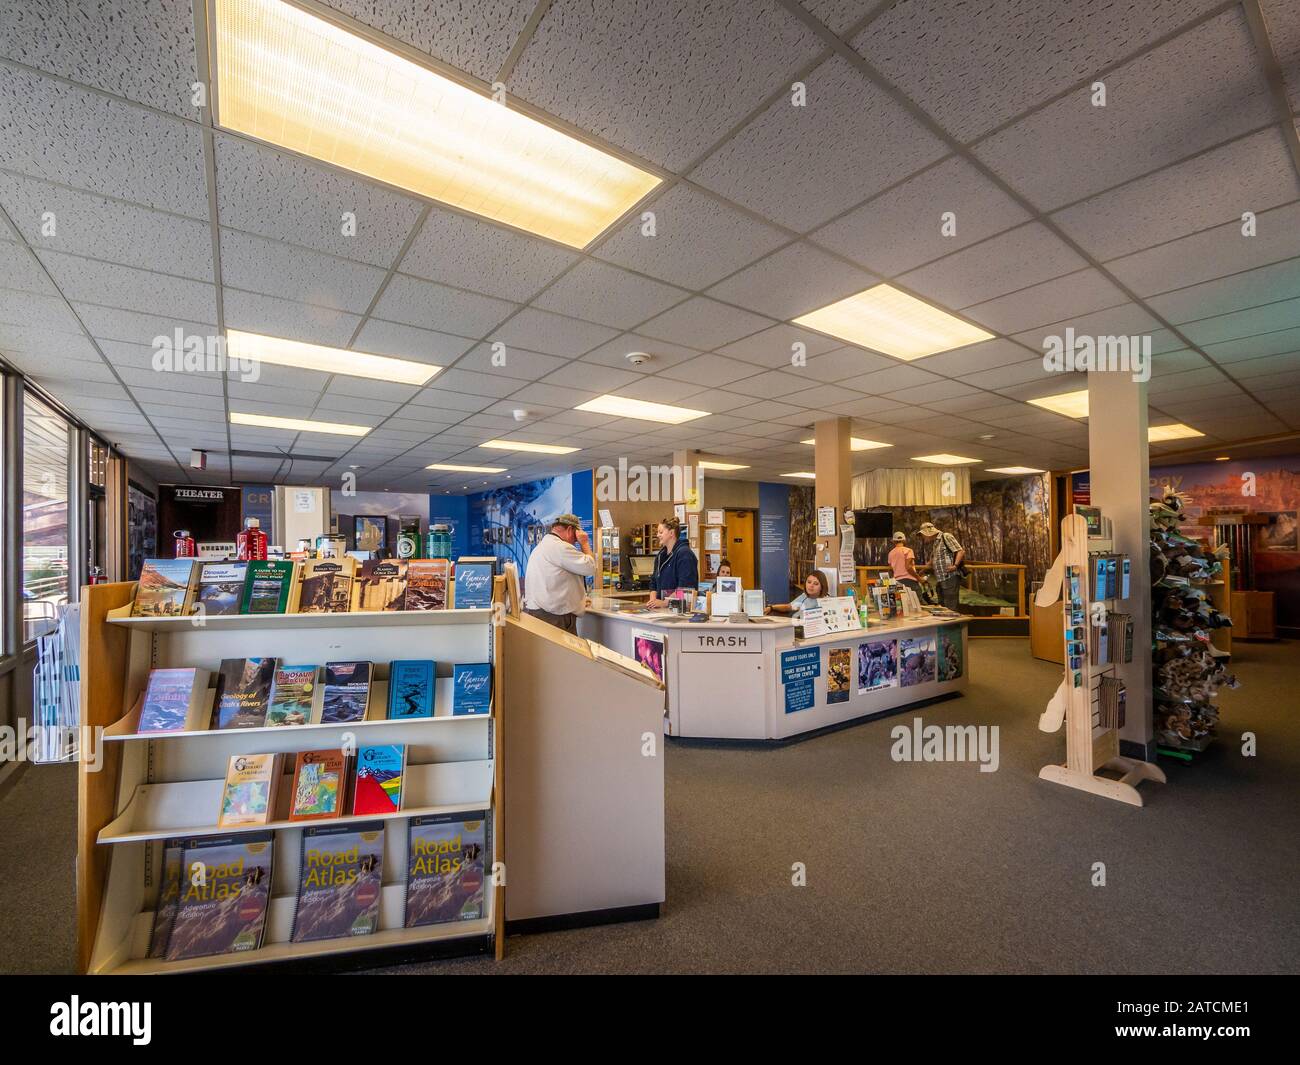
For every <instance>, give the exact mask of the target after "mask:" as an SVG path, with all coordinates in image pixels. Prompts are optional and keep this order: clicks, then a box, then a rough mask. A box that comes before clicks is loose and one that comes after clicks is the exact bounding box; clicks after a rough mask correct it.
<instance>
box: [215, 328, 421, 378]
mask: <svg viewBox="0 0 1300 1065" xmlns="http://www.w3.org/2000/svg"><path fill="white" fill-rule="evenodd" d="M226 357H227V358H229V359H252V360H254V361H257V362H266V363H271V364H273V365H275V366H292V367H294V368H295V369H298V370H319V371H320V372H321V373H341V374H347V375H349V376H351V377H368V378H370V379H371V380H373V381H393V382H395V383H397V384H402V385H422V384H425V383H426V382H427V381H428V380H429V379H430V378H431V377H433V375H434V374H436V373H437V372H438V371H439V370H441V369H442V367H441V366H433V365H430V364H429V363H427V362H412V361H411V360H410V359H392V358H389V357H388V356H387V355H370V354H367V353H366V352H364V351H345V350H344V349H343V348H327V347H326V346H325V345H324V344H304V343H303V342H302V341H300V340H285V339H283V338H282V337H269V336H263V335H262V334H260V333H245V332H243V331H242V330H239V329H227V330H226Z"/></svg>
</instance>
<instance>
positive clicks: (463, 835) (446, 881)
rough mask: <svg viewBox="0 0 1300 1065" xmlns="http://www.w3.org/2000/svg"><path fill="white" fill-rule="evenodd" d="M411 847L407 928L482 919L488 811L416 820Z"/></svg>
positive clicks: (411, 831) (412, 831)
mask: <svg viewBox="0 0 1300 1065" xmlns="http://www.w3.org/2000/svg"><path fill="white" fill-rule="evenodd" d="M407 847H408V850H407V869H406V927H407V928H418V927H420V926H422V925H430V924H443V923H445V922H447V921H472V920H475V919H477V918H479V917H482V916H483V874H484V860H485V855H486V853H487V811H486V810H476V811H474V812H473V813H458V814H431V815H429V816H427V817H413V818H411V824H410V841H409V843H408V845H407Z"/></svg>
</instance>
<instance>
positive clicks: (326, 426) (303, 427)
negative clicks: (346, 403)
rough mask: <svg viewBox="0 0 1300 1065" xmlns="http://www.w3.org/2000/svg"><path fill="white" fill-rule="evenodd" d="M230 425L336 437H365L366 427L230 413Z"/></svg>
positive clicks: (368, 430)
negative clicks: (325, 434) (254, 426)
mask: <svg viewBox="0 0 1300 1065" xmlns="http://www.w3.org/2000/svg"><path fill="white" fill-rule="evenodd" d="M230 424H231V425H256V426H258V427H259V428H262V429H285V430H288V431H289V432H292V433H334V434H336V435H338V436H365V435H366V433H368V432H370V426H368V425H347V424H345V423H342V422H316V421H311V420H310V419H308V418H276V417H273V416H272V415H270V414H241V413H239V411H234V410H232V411H231V412H230Z"/></svg>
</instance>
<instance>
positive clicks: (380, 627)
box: [77, 578, 505, 974]
mask: <svg viewBox="0 0 1300 1065" xmlns="http://www.w3.org/2000/svg"><path fill="white" fill-rule="evenodd" d="M134 593H135V584H134V583H133V582H132V583H123V584H104V585H95V586H92V587H88V588H86V589H84V590H83V597H82V648H83V651H82V676H83V680H84V683H83V684H82V708H81V709H82V723H83V724H84V725H89V726H91V727H100V728H102V729H103V732H102V734H101V737H100V738H102V740H103V743H102V745H101V747H100V750H99V752H97V753H98V754H100V756H101V757H100V759H99V765H98V767H96V764H95V763H94V762H91V761H90V760H87V761H86V762H83V763H82V765H81V767H80V777H79V785H78V787H79V812H78V861H77V910H78V913H77V918H78V959H79V966H80V969H81V971H83V972H87V973H91V974H105V973H115V974H117V973H121V974H127V973H171V972H178V973H179V972H204V971H216V970H223V969H231V968H235V967H245V966H260V965H268V964H274V963H282V962H289V963H293V962H298V963H301V962H305V961H308V960H311V959H318V960H319V963H320V964H328V966H329V967H356V966H362V965H365V964H367V959H368V958H369V959H371V962H373V961H374V959H376V958H385V957H395V956H398V955H400V956H401V957H402V958H404V959H405V958H412V957H418V956H420V955H421V954H423V955H424V956H430V955H433V954H443V953H461V954H465V953H492V952H494V951H495V953H496V956H497V957H500V956H501V953H502V950H503V947H504V934H503V932H504V913H505V905H504V886H503V885H496V884H494V883H493V877H492V876H491V873H492V869H493V867H494V866H495V865H496V864H497V863H498V862H501V861H502V860H503V858H502V855H503V840H504V831H503V825H502V824H501V811H502V809H503V806H502V794H503V792H502V785H503V779H502V764H501V760H500V759H499V758H498V757H496V751H497V749H498V747H499V744H500V741H501V728H500V713H499V708H500V707H501V705H502V699H503V693H504V673H503V669H502V657H501V654H500V646H499V642H500V640H501V634H502V632H503V629H502V627H500V626H499V625H494V624H493V621H494V618H495V616H496V614H497V612H498V611H497V610H496V609H494V608H484V609H475V610H446V611H410V612H399V611H392V612H385V613H347V614H284V615H265V616H253V615H239V616H230V617H207V618H204V619H202V622H201V623H199V624H196V623H195V619H193V618H132V617H130V616H129V614H130V605H131V601H132V599H133V597H134ZM504 595H505V582H504V579H503V578H497V580H496V583H495V586H494V599H495V600H496V602H497V603H500V602H502V600H503V599H504ZM259 655H264V656H274V657H277V658H281V659H284V660H293V661H299V662H317V663H324V662H326V661H334V660H344V659H360V660H369V661H372V662H374V663H376V674H377V679H376V682H375V688H374V690H373V691H372V693H371V706H370V710H369V712H368V715H367V718H366V719H365V720H363V721H358V722H349V723H344V724H333V723H331V724H320V723H317V724H306V725H292V726H279V727H263V728H255V729H224V730H212V729H206V730H197V731H187V732H180V733H168V734H162V735H159V734H139V733H136V732H135V724H136V722H137V721H138V716H139V709H140V702H141V696H142V692H143V690H144V686H145V683H146V682H147V679H148V674H149V670H150V669H153V668H165V667H176V666H197V667H201V668H204V669H207V670H209V671H210V673H212V674H214V675H215V673H216V671H217V669H218V667H219V665H220V662H221V660H222V659H224V658H242V657H248V656H259ZM401 658H405V659H413V658H428V659H433V660H434V661H435V662H436V663H437V664H438V671H439V674H440V676H439V677H438V680H437V685H436V688H437V690H436V693H435V710H436V711H437V716H435V717H431V718H421V719H414V720H410V719H408V720H402V721H388V720H384V719H382V716H381V715H382V714H383V713H384V711H385V707H386V698H385V697H384V695H385V692H384V689H385V688H386V670H387V663H388V662H389V661H391V660H395V659H401ZM468 662H491V663H492V664H493V682H494V692H493V699H492V705H491V707H490V709H489V712H488V713H486V714H480V715H472V716H471V715H464V716H450V715H449V710H450V696H451V693H450V688H449V685H450V679H449V677H450V672H451V668H452V666H453V665H454V664H456V663H468ZM211 696H212V689H211V688H210V689H209V693H208V698H209V700H210V699H211ZM349 738H350V739H351V740H352V741H354V742H356V743H358V744H363V743H367V742H384V743H401V744H404V745H405V746H406V749H407V766H406V771H405V779H404V785H405V791H404V796H403V808H402V809H401V810H400V811H399V812H397V813H394V814H388V815H380V816H364V817H354V816H345V817H341V818H337V819H333V820H330V821H325V822H314V824H316V825H320V824H326V825H334V824H348V823H357V822H369V821H382V822H383V824H384V826H385V833H384V835H385V839H384V859H383V870H384V875H383V881H384V882H383V886H382V892H381V903H380V928H379V930H378V931H377V932H375V933H373V934H371V935H368V936H358V937H352V938H344V939H332V940H322V941H318V942H312V943H292V942H290V937H291V934H292V926H293V917H294V911H295V908H296V897H297V886H298V866H299V861H300V856H301V840H302V832H303V828H304V827H306V826H305V825H304V823H303V822H294V821H289V820H287V819H285V818H284V817H283V816H282V815H283V814H284V813H285V812H286V811H285V809H284V808H283V805H282V807H281V808H280V809H278V810H277V811H276V813H277V818H278V819H277V820H275V821H273V822H271V823H270V824H268V825H261V826H248V827H246V828H237V829H232V828H222V827H220V826H218V825H217V824H216V819H217V812H218V808H219V805H220V796H221V792H222V788H223V782H224V778H225V772H226V766H227V763H228V762H229V759H230V756H231V755H232V754H239V753H243V754H253V753H285V754H289V755H292V754H293V753H294V752H297V751H303V750H312V749H316V748H327V747H335V746H341V745H343V744H344V743H346V742H348V741H349ZM96 768H98V771H94V770H95V769H96ZM288 783H289V781H288V780H286V781H285V787H282V788H281V803H282V804H283V803H285V802H287V799H288V793H289V790H290V789H289V787H288ZM475 810H487V811H489V814H488V816H489V824H490V829H491V838H490V847H489V854H488V855H487V856H486V861H485V877H484V885H485V886H484V915H483V916H482V917H481V918H479V919H475V920H469V921H463V922H453V923H448V924H440V925H432V926H427V927H421V928H411V929H408V928H404V927H402V924H403V919H404V908H405V877H406V865H407V847H408V838H407V835H408V834H407V829H408V823H409V820H410V819H411V818H412V817H417V816H421V815H426V814H439V813H452V812H468V811H475ZM268 829H270V830H272V831H273V832H274V839H275V847H276V852H275V860H274V863H273V867H272V890H271V899H270V903H269V909H268V913H267V923H266V931H265V934H264V936H263V943H262V946H261V947H259V948H258V949H256V950H250V951H244V952H240V953H234V954H222V955H215V956H211V957H207V958H195V959H186V960H184V961H172V962H168V961H165V960H161V959H154V958H149V957H148V956H147V955H148V948H149V938H150V933H151V930H152V926H153V918H154V914H153V908H154V905H155V902H156V898H157V892H158V885H159V880H160V870H161V861H162V850H163V847H162V844H161V841H162V840H164V839H169V838H173V837H189V836H199V835H222V836H224V835H232V834H240V833H245V832H254V831H266V830H268Z"/></svg>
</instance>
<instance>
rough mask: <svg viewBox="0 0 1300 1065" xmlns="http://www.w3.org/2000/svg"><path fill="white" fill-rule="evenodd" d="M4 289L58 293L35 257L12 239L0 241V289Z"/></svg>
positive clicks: (51, 294)
mask: <svg viewBox="0 0 1300 1065" xmlns="http://www.w3.org/2000/svg"><path fill="white" fill-rule="evenodd" d="M4 289H9V290H11V291H13V292H30V293H32V294H33V295H37V296H47V297H51V298H57V297H58V295H59V290H58V289H57V288H56V287H55V286H54V283H53V282H52V281H51V280H50V279H49V277H48V276H47V275H46V273H45V271H44V270H42V269H41V264H40V262H39V261H38V260H37V259H36V257H35V256H33V255H32V253H31V252H30V251H28V249H27V248H25V247H23V246H22V245H21V244H16V243H14V242H13V241H3V242H0V290H4ZM0 313H2V312H0Z"/></svg>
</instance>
